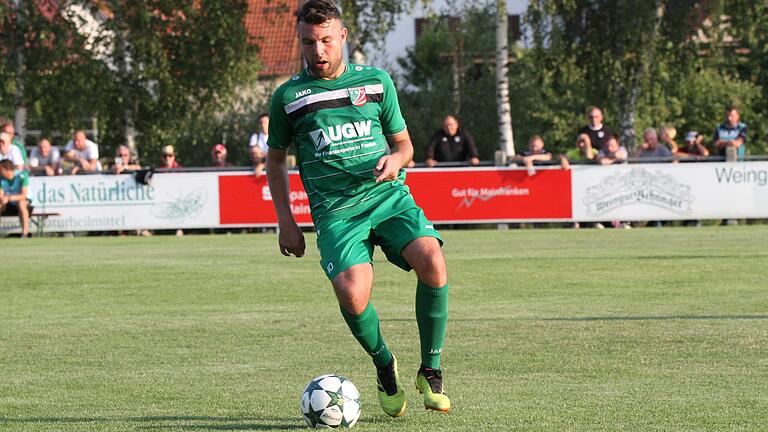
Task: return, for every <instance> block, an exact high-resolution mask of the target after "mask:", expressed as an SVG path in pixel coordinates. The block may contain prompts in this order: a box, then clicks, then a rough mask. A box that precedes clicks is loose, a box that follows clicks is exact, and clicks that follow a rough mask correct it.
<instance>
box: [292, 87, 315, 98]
mask: <svg viewBox="0 0 768 432" xmlns="http://www.w3.org/2000/svg"><path fill="white" fill-rule="evenodd" d="M310 93H312V89H306V90H302V91H300V92H296V99H298V98H300V97H302V96H306V95H308V94H310Z"/></svg>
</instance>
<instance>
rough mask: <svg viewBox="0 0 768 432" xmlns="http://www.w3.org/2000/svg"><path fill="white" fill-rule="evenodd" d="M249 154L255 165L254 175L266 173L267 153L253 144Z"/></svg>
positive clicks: (259, 175)
mask: <svg viewBox="0 0 768 432" xmlns="http://www.w3.org/2000/svg"><path fill="white" fill-rule="evenodd" d="M248 156H249V157H250V158H251V164H252V165H253V175H254V176H255V177H256V178H259V177H261V176H262V175H264V163H265V162H266V157H267V154H266V153H264V152H262V151H261V149H259V147H258V146H253V147H250V148H249V149H248Z"/></svg>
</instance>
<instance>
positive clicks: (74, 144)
mask: <svg viewBox="0 0 768 432" xmlns="http://www.w3.org/2000/svg"><path fill="white" fill-rule="evenodd" d="M64 159H65V160H67V161H69V162H72V163H74V165H75V166H74V167H73V168H72V170H71V171H70V174H77V173H79V172H96V171H101V166H100V165H99V146H98V145H97V144H96V143H95V142H93V141H91V140H89V139H88V138H86V136H85V131H83V130H78V131H75V133H74V134H72V139H71V140H69V142H68V143H67V145H66V147H64Z"/></svg>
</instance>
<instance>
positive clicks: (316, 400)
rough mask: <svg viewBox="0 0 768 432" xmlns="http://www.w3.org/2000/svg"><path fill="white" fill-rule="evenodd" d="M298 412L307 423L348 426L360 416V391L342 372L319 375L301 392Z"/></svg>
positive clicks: (329, 426)
mask: <svg viewBox="0 0 768 432" xmlns="http://www.w3.org/2000/svg"><path fill="white" fill-rule="evenodd" d="M301 416H302V417H304V421H305V422H307V425H309V427H313V428H315V429H332V428H337V427H339V426H343V427H348V428H351V427H352V426H354V425H355V423H357V419H359V418H360V392H358V391H357V388H356V387H355V385H354V384H352V381H350V380H348V379H346V378H344V377H343V376H341V375H333V374H331V375H322V376H319V377H317V378H315V379H313V380H312V381H310V382H309V384H307V387H306V388H305V389H304V392H303V393H301Z"/></svg>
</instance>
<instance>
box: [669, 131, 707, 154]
mask: <svg viewBox="0 0 768 432" xmlns="http://www.w3.org/2000/svg"><path fill="white" fill-rule="evenodd" d="M703 142H704V135H702V134H700V133H698V132H696V131H690V132H688V133H687V134H686V135H685V144H683V146H682V147H680V148H678V149H677V152H675V156H680V157H695V158H702V157H707V156H709V150H708V149H707V147H706V146H704V144H703Z"/></svg>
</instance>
